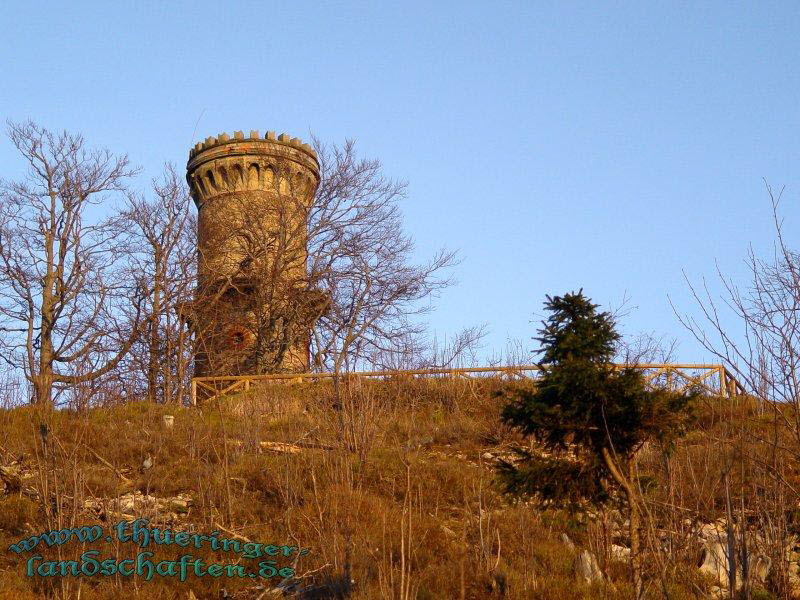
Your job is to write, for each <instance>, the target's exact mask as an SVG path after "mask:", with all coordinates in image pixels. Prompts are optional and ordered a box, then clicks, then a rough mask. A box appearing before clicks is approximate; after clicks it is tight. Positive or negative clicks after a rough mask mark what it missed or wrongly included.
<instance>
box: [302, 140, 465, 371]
mask: <svg viewBox="0 0 800 600" xmlns="http://www.w3.org/2000/svg"><path fill="white" fill-rule="evenodd" d="M314 146H315V149H316V151H317V156H318V157H319V161H320V172H321V177H322V180H321V182H320V185H319V188H318V190H317V193H316V197H315V199H314V205H313V206H312V207H311V210H310V211H309V235H308V253H309V280H310V281H311V282H312V284H313V285H314V287H317V288H319V289H322V290H325V291H326V293H327V294H328V295H329V298H330V306H329V307H328V310H327V311H326V312H325V313H324V314H323V315H322V316H321V318H320V319H319V320H318V321H317V323H316V326H315V327H314V330H313V335H312V358H313V365H314V367H315V368H316V369H319V370H325V369H327V370H332V371H334V372H337V373H338V372H340V371H343V370H344V371H347V370H352V369H353V368H357V367H358V366H359V365H370V364H373V362H372V360H371V357H381V359H382V360H385V359H386V356H387V354H389V355H390V354H392V353H397V352H399V353H406V354H407V352H408V348H416V347H418V345H419V340H420V339H421V336H422V335H423V333H424V331H425V324H424V323H422V322H421V321H419V320H418V317H419V316H420V315H422V314H424V313H426V312H428V311H429V310H430V309H431V307H432V305H431V304H430V302H428V303H425V301H426V300H430V298H431V297H432V296H434V295H435V294H436V292H438V291H440V290H442V289H443V288H445V287H447V286H449V285H451V284H452V283H453V281H452V279H451V278H450V277H449V276H446V275H445V273H446V271H447V269H448V268H449V267H452V266H454V265H455V264H456V254H455V252H452V251H448V250H440V251H439V252H437V253H436V254H435V255H434V256H433V257H432V258H431V259H430V260H429V261H428V262H427V263H425V264H422V265H414V264H413V263H412V262H411V254H412V251H413V247H414V246H413V241H412V239H411V238H410V237H409V236H408V235H406V234H405V233H404V231H403V226H402V217H401V214H400V209H399V205H398V203H399V201H400V200H402V198H403V197H404V196H405V190H406V185H405V184H404V183H402V182H396V181H392V180H391V179H388V178H387V177H386V176H384V175H383V172H382V167H381V163H380V162H379V161H377V160H366V159H359V158H358V157H357V154H356V150H355V144H354V142H352V141H347V142H345V144H344V145H343V146H341V147H340V146H336V145H332V146H327V145H325V144H323V143H321V142H320V141H319V140H318V139H315V140H314Z"/></svg>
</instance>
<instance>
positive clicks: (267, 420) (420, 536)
mask: <svg viewBox="0 0 800 600" xmlns="http://www.w3.org/2000/svg"><path fill="white" fill-rule="evenodd" d="M514 385H529V384H524V383H522V384H510V383H507V382H501V381H500V380H496V379H488V378H487V379H482V380H458V381H456V380H425V381H420V380H402V379H398V380H394V381H385V382H365V383H363V384H356V385H353V386H349V387H347V388H346V389H345V390H344V391H343V393H342V394H341V395H340V401H339V402H338V403H337V402H334V400H333V398H334V394H333V390H332V389H331V387H330V386H329V384H307V385H276V386H273V387H270V388H265V389H261V390H256V391H254V392H252V393H250V394H249V395H241V396H237V397H234V398H227V399H225V400H224V401H222V402H210V403H208V404H207V405H205V406H204V407H203V408H202V409H189V408H178V407H173V406H156V405H146V404H128V405H120V406H114V407H106V408H97V409H93V410H90V411H88V412H85V413H74V412H68V411H55V412H52V411H50V412H47V411H39V410H37V409H34V408H31V407H23V408H14V409H6V410H2V412H0V465H2V466H3V467H4V471H3V473H4V475H3V479H4V480H5V484H6V492H5V494H2V495H0V545H2V547H3V552H2V553H1V554H0V598H9V599H10V598H14V599H21V600H22V599H27V598H41V597H60V598H85V599H95V598H97V599H100V598H108V599H111V598H123V597H124V598H191V597H192V594H193V595H194V597H196V598H198V599H202V598H221V597H229V598H264V599H266V598H280V597H297V598H336V597H342V598H345V597H348V598H354V599H378V598H393V599H394V598H397V599H403V600H405V599H411V598H417V599H419V600H422V599H459V598H464V599H466V598H475V599H478V598H508V599H526V598H540V599H553V600H555V599H567V598H601V597H602V598H629V597H631V586H630V584H629V573H628V569H627V565H626V562H625V561H624V547H625V545H626V540H625V536H624V527H623V521H624V516H623V515H622V514H621V513H620V511H619V510H618V508H617V507H614V506H609V507H607V508H606V509H605V510H597V509H592V510H589V511H588V512H585V513H583V514H574V515H569V514H566V513H564V512H560V511H557V510H548V509H546V508H543V507H537V506H535V505H534V504H532V503H530V502H526V501H523V500H517V499H513V498H509V497H506V496H504V495H503V494H502V491H501V489H500V487H499V486H498V484H497V482H496V481H495V472H494V467H495V464H496V462H497V460H498V459H500V458H509V457H510V456H511V452H510V450H511V448H512V447H513V446H514V445H515V444H521V443H522V444H526V443H528V442H526V441H524V440H521V439H520V438H518V437H517V436H516V435H515V434H514V433H513V432H511V431H509V430H508V429H506V428H504V427H503V426H502V425H501V424H500V422H499V419H498V415H499V411H500V408H501V407H502V405H503V404H504V402H505V401H506V400H504V398H503V394H504V393H507V392H508V391H509V389H510V387H513V386H514ZM770 414H771V413H763V411H759V410H758V409H757V408H756V407H755V406H754V405H746V404H745V403H744V400H740V402H739V404H738V405H737V406H736V407H733V406H732V405H731V404H730V403H729V402H728V401H726V400H724V401H723V400H709V401H708V402H706V403H705V404H704V405H703V406H701V407H699V417H700V418H699V420H698V423H697V426H696V428H695V430H694V431H692V433H691V434H690V435H689V436H688V437H687V438H686V439H685V440H683V441H681V442H680V444H679V445H678V447H677V448H675V449H674V450H673V451H672V452H671V453H670V454H666V453H664V452H663V451H662V449H659V448H655V447H653V448H647V449H645V451H644V453H643V455H642V457H641V460H640V475H641V477H642V478H641V480H640V481H641V482H642V483H641V485H642V493H643V494H644V497H645V498H646V500H647V502H646V507H647V514H648V518H647V519H646V532H645V538H646V546H647V548H646V552H647V554H646V559H645V564H646V567H647V585H648V594H649V595H650V596H651V597H654V598H660V597H668V598H673V599H680V598H698V597H706V596H708V595H709V594H710V593H711V592H710V590H711V587H712V585H713V584H714V582H713V581H712V580H711V578H709V577H708V576H704V575H703V574H701V573H700V571H698V569H697V565H698V562H697V561H698V560H699V558H700V555H701V551H702V547H701V545H700V542H699V541H698V537H697V530H698V527H701V526H702V525H703V524H704V523H712V522H714V520H716V519H719V518H720V517H725V514H726V511H727V506H728V502H727V500H728V499H729V498H730V499H731V500H732V502H731V505H732V509H731V510H732V515H733V517H734V520H735V521H736V522H737V524H738V525H739V529H737V531H739V532H740V533H741V532H748V531H750V532H756V531H760V532H762V533H763V535H762V534H761V533H760V534H759V535H760V536H762V537H758V538H757V540H758V544H759V545H761V546H763V549H759V552H767V553H768V550H769V548H768V547H769V544H770V543H773V542H774V548H773V549H774V552H773V555H774V556H775V562H774V563H773V568H772V569H771V573H770V576H769V578H768V580H767V581H766V582H765V583H764V584H763V585H761V586H756V587H755V588H754V591H753V592H752V594H756V595H754V596H753V597H762V598H769V597H779V596H778V595H776V594H780V593H786V591H785V590H786V589H787V588H786V585H787V583H786V581H788V577H789V574H787V573H788V571H787V569H790V568H791V566H786V565H783V563H785V562H786V561H785V560H783V561H782V562H781V559H779V558H778V557H780V556H781V555H782V553H783V549H782V546H780V544H783V543H785V541H786V539H789V538H788V537H787V536H789V535H790V534H791V533H792V531H793V527H794V525H793V522H792V519H793V516H794V514H795V512H796V511H795V508H796V507H797V502H796V498H795V497H794V496H792V494H791V489H792V486H793V485H794V482H795V481H796V474H795V473H794V470H793V465H792V464H791V463H790V462H789V461H787V460H784V459H783V458H779V457H778V455H779V454H780V455H781V456H784V454H781V452H783V451H780V452H777V451H775V448H776V447H778V446H781V445H783V446H785V447H788V446H790V445H791V444H795V443H796V442H794V441H792V440H791V439H790V438H789V437H787V436H786V434H785V433H784V429H780V430H779V429H777V428H776V427H775V426H774V425H773V423H774V421H775V420H774V418H772V417H771V416H770ZM164 415H173V416H174V424H173V426H172V427H171V428H170V427H167V425H166V424H165V419H164ZM754 433H755V434H758V435H754ZM759 438H763V439H759ZM778 439H780V440H781V443H780V444H777V445H776V444H775V441H776V440H778ZM770 448H772V450H773V454H772V459H771V458H770V455H769V452H768V450H769V449H770ZM787 456H788V455H787ZM756 459H757V460H756ZM773 459H774V460H773ZM770 460H772V462H771V463H770ZM758 461H761V463H763V464H767V463H769V464H771V465H772V466H773V468H772V469H771V470H770V469H768V468H764V469H758V468H756V467H757V466H758V464H759V462H758ZM776 465H777V466H778V467H777V468H778V470H780V469H782V470H780V472H778V470H776V467H775V466H776ZM768 466H769V465H768ZM723 473H727V477H723V476H722V474H723ZM776 478H778V479H776ZM776 481H778V482H777V483H776ZM0 489H2V488H0ZM726 490H727V493H726ZM778 496H780V498H778ZM139 517H146V518H148V519H149V527H150V528H153V527H155V528H158V529H159V530H163V529H165V528H168V529H170V530H171V531H173V532H174V531H186V532H194V533H199V534H202V535H206V536H209V537H210V538H216V539H217V540H221V539H222V538H226V539H227V540H228V541H227V542H226V544H227V546H226V547H225V548H223V547H220V546H217V548H216V550H215V549H214V547H213V546H214V544H213V543H212V541H211V540H209V539H207V538H205V539H199V541H198V540H195V542H196V543H193V544H192V545H191V546H190V547H181V546H179V545H178V544H177V542H176V541H174V540H173V543H171V544H157V543H155V541H153V540H151V543H150V544H149V545H148V546H147V547H144V548H143V547H140V546H137V544H136V543H134V541H132V540H131V541H121V540H120V539H119V538H118V537H117V536H116V535H115V531H116V530H114V527H113V526H114V525H115V524H117V523H119V522H121V521H132V520H134V519H136V518H139ZM83 525H100V526H102V527H103V535H102V536H101V537H100V539H98V540H96V541H93V542H84V543H81V542H80V541H78V540H77V539H75V538H74V537H73V538H72V539H70V540H69V541H66V542H65V543H63V544H58V543H54V544H53V546H52V547H48V546H47V540H46V539H42V538H39V540H38V542H37V546H36V547H35V548H33V549H30V550H27V551H25V550H22V551H20V552H19V553H15V552H14V551H11V550H7V548H9V546H10V545H11V544H14V543H16V542H17V541H19V540H20V539H23V538H30V537H31V536H35V535H38V534H40V533H42V532H48V531H52V530H62V529H65V528H73V527H79V526H83ZM767 525H768V526H769V527H771V528H772V529H773V530H774V532H778V533H780V536H779V535H778V534H777V533H775V535H772V537H770V534H769V532H768V531H766V530H765V529H764V528H765V527H767ZM127 531H128V533H130V530H129V529H128V530H127ZM215 531H216V532H218V533H217V534H214V535H212V532H215ZM563 534H567V536H568V537H569V538H570V540H571V541H572V542H573V543H574V546H575V547H574V548H573V547H571V546H570V544H569V543H566V542H565V540H564V538H563ZM106 535H108V537H109V540H110V541H107V540H106ZM753 535H755V533H753ZM140 539H143V538H141V537H140ZM752 539H754V540H755V539H756V537H753V538H752ZM776 540H778V541H776ZM51 541H52V540H51ZM568 541H569V540H568ZM234 542H238V546H237V544H236V543H234ZM257 542H258V543H262V544H264V546H257V545H256V544H255V543H257ZM248 543H249V544H250V545H249V546H247V544H248ZM198 544H199V545H200V546H201V547H199V548H198V547H197V545H198ZM753 544H755V542H753ZM267 545H271V546H274V547H275V548H272V549H267V548H266V546H267ZM284 546H285V547H286V548H289V549H290V550H288V551H285V550H282V549H281V548H282V547H284ZM779 546H780V547H779ZM291 548H295V550H291ZM247 549H249V552H248V551H247ZM303 549H305V552H306V553H302V552H301V551H303ZM584 549H585V550H589V551H591V552H592V553H593V555H594V556H596V557H597V559H598V562H599V566H600V567H601V569H602V570H603V571H604V573H605V575H606V577H605V579H604V581H601V582H597V583H593V584H591V585H590V584H588V583H586V582H585V581H582V580H578V579H576V576H575V573H574V570H573V562H574V560H575V557H576V554H577V553H578V552H580V551H582V550H584ZM87 550H98V551H99V553H98V554H96V555H93V556H96V557H97V560H98V561H101V560H103V559H106V558H114V560H115V561H117V562H119V561H123V560H125V559H133V558H134V557H135V555H136V554H137V553H141V552H143V551H149V552H153V555H152V556H149V555H148V560H150V561H151V562H152V564H153V565H156V564H157V563H158V562H159V561H161V560H167V561H175V560H176V559H178V558H179V557H180V556H181V555H183V554H185V553H187V552H190V553H191V554H192V556H193V557H194V558H202V559H203V560H204V561H205V563H206V564H209V563H220V564H228V565H234V567H236V566H241V567H243V569H242V570H235V569H234V570H231V571H230V572H227V573H226V572H223V573H222V574H219V575H218V576H216V577H214V576H212V575H210V574H205V575H203V576H201V577H197V576H195V575H193V574H192V573H191V572H189V573H188V574H187V578H186V581H183V582H182V581H180V580H179V576H178V575H170V574H169V568H172V567H167V566H164V567H162V568H163V569H165V571H164V572H165V574H158V573H155V574H154V575H153V576H152V578H151V579H150V580H147V568H146V567H143V570H142V572H141V574H140V575H136V574H132V575H127V574H126V575H120V574H119V573H118V572H117V573H114V574H112V573H111V572H110V571H111V570H110V569H109V570H108V571H109V573H108V574H107V575H102V574H99V573H98V574H96V575H94V576H78V577H75V576H71V575H69V573H70V572H71V571H70V569H73V568H79V567H74V566H72V565H71V564H70V563H63V565H65V566H58V567H56V566H47V565H46V566H45V567H44V571H43V572H44V573H47V572H48V571H49V570H50V569H62V568H63V569H66V576H60V575H59V574H56V575H55V576H43V575H41V574H39V573H36V572H35V569H36V568H37V566H39V565H43V564H45V563H46V562H47V561H69V560H73V561H78V560H79V558H80V556H81V554H82V553H85V552H86V551H87ZM268 550H269V552H267V551H268ZM272 552H274V553H275V554H272ZM287 552H288V556H285V555H284V554H286V553H287ZM37 554H38V555H40V556H41V559H37V560H34V562H33V567H32V568H33V569H34V572H33V573H32V575H28V574H27V573H26V570H27V569H28V568H29V567H28V566H27V565H28V561H29V559H31V557H32V556H34V555H37ZM243 554H249V555H250V556H253V555H256V556H255V557H253V558H251V557H248V556H243ZM258 554H262V556H257V555H258ZM615 557H616V558H615ZM265 560H274V561H275V565H274V566H275V569H276V570H278V569H281V568H286V567H288V568H291V569H293V570H294V571H295V572H296V575H295V576H293V577H292V576H289V577H284V576H281V575H275V576H274V577H271V578H269V579H262V578H260V577H250V576H249V573H250V572H256V571H258V570H259V568H260V567H259V564H260V563H261V562H262V561H265ZM778 563H781V565H783V566H781V565H779V564H778ZM787 564H789V563H787ZM128 566H129V567H130V566H131V563H128ZM90 570H91V568H90ZM50 572H52V571H50ZM40 573H41V572H40ZM271 573H272V571H270V570H269V569H267V571H265V572H264V574H271ZM285 573H288V572H287V571H284V574H285ZM242 575H243V576H242ZM276 586H277V587H276ZM762 588H769V589H772V590H773V592H771V593H769V592H766V591H764V590H763V589H762ZM776 590H777V591H776ZM781 590H783V591H781ZM758 594H760V596H759V595H758Z"/></svg>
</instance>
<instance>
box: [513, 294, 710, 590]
mask: <svg viewBox="0 0 800 600" xmlns="http://www.w3.org/2000/svg"><path fill="white" fill-rule="evenodd" d="M545 308H546V310H547V311H548V312H550V313H551V314H550V316H549V318H548V319H547V320H546V321H544V322H543V323H542V325H543V328H542V329H541V330H539V334H540V335H539V337H537V338H534V339H535V340H536V341H538V342H539V343H540V344H541V349H540V350H539V353H540V354H541V355H542V359H541V361H540V362H539V366H540V367H541V369H542V374H541V377H540V378H539V379H538V381H537V385H536V386H535V388H533V389H517V390H516V391H515V392H513V395H512V398H511V402H510V403H509V404H508V405H507V406H506V407H505V408H504V410H503V413H502V419H503V421H504V422H505V423H506V424H508V425H510V426H512V427H513V428H515V429H517V430H519V431H520V432H521V433H523V434H525V435H526V436H530V437H532V438H533V439H534V441H535V442H537V443H538V445H539V446H540V450H541V451H539V452H537V451H528V450H523V449H517V454H518V455H519V456H518V458H519V460H518V461H514V462H513V463H512V462H501V463H500V467H499V468H500V471H501V475H502V478H503V480H504V482H505V485H506V490H507V491H508V492H509V493H512V494H517V495H530V496H533V497H534V498H536V499H538V500H539V501H541V502H542V503H543V504H545V505H561V506H564V505H566V506H569V507H572V508H575V507H576V506H578V505H585V504H587V503H588V504H594V505H598V504H602V503H604V502H607V501H608V500H609V499H610V498H611V497H612V496H613V492H614V490H619V491H621V492H622V493H623V496H624V498H625V507H626V508H627V511H628V516H629V519H630V537H631V567H632V570H633V579H634V584H635V587H636V593H637V598H641V597H642V593H643V587H642V579H641V567H640V552H639V515H640V509H639V495H638V493H637V489H638V485H637V482H636V480H635V477H636V475H635V474H636V470H635V459H636V455H637V452H638V451H639V450H640V449H641V448H642V446H643V445H644V443H645V442H647V441H648V440H658V441H661V442H662V443H665V444H670V443H671V442H672V440H673V439H675V437H677V436H679V435H681V434H682V433H683V432H684V431H685V428H686V426H687V424H688V423H689V420H690V419H691V416H692V405H693V400H694V398H695V397H696V395H697V391H695V390H691V391H689V392H687V393H676V392H672V391H670V390H667V389H664V388H648V386H647V385H646V380H645V378H644V375H643V374H642V372H641V371H640V370H637V369H635V368H633V367H630V366H629V367H624V368H615V367H614V365H613V364H612V360H613V358H614V354H615V351H616V348H617V343H618V342H619V340H620V335H619V334H618V333H617V332H616V329H615V322H614V319H613V317H612V315H611V314H609V313H607V312H598V311H597V308H598V306H597V305H596V304H592V303H591V301H590V300H589V299H588V298H586V297H585V296H584V295H583V290H580V291H578V293H569V294H565V295H564V296H555V297H552V298H551V297H550V296H547V301H546V302H545Z"/></svg>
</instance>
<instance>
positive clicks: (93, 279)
mask: <svg viewBox="0 0 800 600" xmlns="http://www.w3.org/2000/svg"><path fill="white" fill-rule="evenodd" d="M8 136H9V138H10V140H11V142H12V143H13V144H14V146H15V147H16V148H17V150H18V151H19V152H20V154H21V155H22V157H23V158H24V159H25V161H26V162H27V166H28V171H27V176H26V177H25V179H23V180H20V181H3V182H2V184H1V185H0V318H1V319H2V322H1V325H2V332H3V334H4V337H3V342H4V344H5V346H6V349H7V352H3V353H2V354H0V357H2V358H3V359H4V360H5V361H6V362H8V363H9V364H10V365H11V366H12V367H14V368H20V367H22V368H23V369H24V372H25V375H26V377H27V378H28V380H29V381H30V382H31V384H32V386H33V389H34V401H35V402H38V403H42V404H45V405H49V404H52V402H53V400H54V388H55V389H56V390H58V389H61V388H62V387H63V386H69V385H76V384H79V383H83V382H87V381H91V380H94V379H97V378H98V377H101V376H102V375H104V374H106V373H108V372H109V371H110V370H111V369H113V368H114V367H115V366H116V365H117V364H118V363H119V361H120V360H121V359H122V358H123V357H124V356H125V354H126V353H127V352H128V350H129V349H130V347H131V345H132V344H133V341H134V339H135V335H136V331H135V330H136V329H137V328H138V320H139V319H138V315H139V314H140V307H141V298H142V294H141V287H140V285H139V282H138V281H136V280H133V281H132V280H130V279H127V278H122V277H120V274H121V271H120V270H119V269H118V268H117V266H118V265H119V261H120V260H121V259H122V257H123V255H124V248H123V247H121V245H120V244H119V243H118V240H117V239H115V236H114V227H113V226H112V224H111V223H110V222H109V221H108V220H90V218H89V216H90V215H89V214H88V213H89V212H90V209H91V208H92V207H94V206H96V205H98V204H100V203H106V202H108V201H109V194H125V193H126V191H127V187H126V185H127V180H128V179H129V178H130V177H131V176H133V175H134V174H135V173H136V170H135V169H133V168H131V167H130V165H129V161H128V158H127V157H126V156H122V157H114V156H112V154H111V153H110V152H108V151H107V150H88V149H86V148H85V147H84V141H83V138H82V137H81V136H79V135H72V134H69V133H66V132H64V133H60V134H57V133H54V132H51V131H49V130H47V129H45V128H42V127H40V126H38V125H36V124H34V123H32V122H27V123H9V126H8ZM131 305H132V306H133V313H134V315H135V318H134V325H135V326H134V327H133V328H129V327H125V324H124V323H125V321H124V320H121V319H120V318H119V317H120V309H121V308H122V307H123V306H131Z"/></svg>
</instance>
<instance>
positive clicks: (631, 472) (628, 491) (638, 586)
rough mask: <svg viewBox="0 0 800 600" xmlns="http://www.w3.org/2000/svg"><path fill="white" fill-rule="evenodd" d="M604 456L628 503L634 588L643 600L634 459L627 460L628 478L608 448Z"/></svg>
mask: <svg viewBox="0 0 800 600" xmlns="http://www.w3.org/2000/svg"><path fill="white" fill-rule="evenodd" d="M602 454H603V461H604V463H605V465H606V468H607V469H608V471H609V473H611V476H612V477H613V478H614V481H616V482H617V484H619V486H620V487H621V488H622V491H623V492H625V499H626V500H627V503H628V523H629V526H628V534H629V535H630V538H631V558H630V567H631V575H632V578H633V587H634V589H635V591H636V600H642V599H643V598H644V583H643V582H642V562H641V558H642V557H641V554H640V550H641V540H640V537H639V528H640V521H641V519H640V514H639V504H638V502H637V500H638V498H637V495H636V489H635V488H634V487H633V480H634V479H635V462H634V457H633V456H629V457H627V458H626V460H625V462H626V464H627V467H628V469H627V471H628V473H627V477H626V476H625V475H623V474H622V472H621V471H620V470H619V467H617V464H616V463H615V462H614V458H613V457H612V456H611V452H609V450H608V448H603V450H602Z"/></svg>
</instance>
